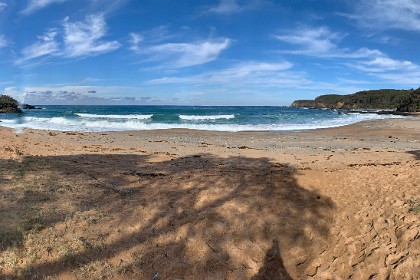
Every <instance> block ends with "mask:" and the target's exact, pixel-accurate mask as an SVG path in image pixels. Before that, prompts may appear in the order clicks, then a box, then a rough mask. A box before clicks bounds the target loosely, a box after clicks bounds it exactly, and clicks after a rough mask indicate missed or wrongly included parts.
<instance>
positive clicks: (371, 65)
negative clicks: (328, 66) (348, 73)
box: [348, 54, 420, 86]
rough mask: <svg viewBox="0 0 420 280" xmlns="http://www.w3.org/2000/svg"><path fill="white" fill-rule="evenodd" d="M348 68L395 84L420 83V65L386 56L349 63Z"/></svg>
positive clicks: (414, 84)
mask: <svg viewBox="0 0 420 280" xmlns="http://www.w3.org/2000/svg"><path fill="white" fill-rule="evenodd" d="M348 66H350V67H353V68H355V69H357V70H359V71H362V72H364V73H366V74H368V75H370V76H375V77H378V78H380V79H382V80H386V81H388V82H391V83H395V84H405V85H413V86H416V85H418V81H420V66H419V65H417V64H415V63H413V62H411V61H407V60H397V59H392V58H389V57H388V56H386V55H385V54H382V56H379V57H375V58H372V59H369V60H362V61H356V62H353V63H349V64H348Z"/></svg>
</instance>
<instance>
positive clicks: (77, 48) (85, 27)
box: [63, 14, 120, 57]
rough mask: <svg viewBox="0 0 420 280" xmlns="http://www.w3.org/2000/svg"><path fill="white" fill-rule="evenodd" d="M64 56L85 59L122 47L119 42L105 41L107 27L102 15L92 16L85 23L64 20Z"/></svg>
mask: <svg viewBox="0 0 420 280" xmlns="http://www.w3.org/2000/svg"><path fill="white" fill-rule="evenodd" d="M63 26H64V45H65V49H64V51H63V55H64V56H66V57H84V56H92V55H98V54H102V53H107V52H110V51H114V50H116V49H118V48H119V47H120V43H118V42H117V41H103V40H102V38H103V37H104V36H105V35H106V33H107V26H106V23H105V19H104V16H103V15H102V14H97V15H90V16H88V17H87V18H86V20H85V21H80V22H70V21H69V19H68V18H66V19H65V20H64V24H63Z"/></svg>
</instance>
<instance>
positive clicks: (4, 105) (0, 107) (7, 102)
mask: <svg viewBox="0 0 420 280" xmlns="http://www.w3.org/2000/svg"><path fill="white" fill-rule="evenodd" d="M20 112H22V110H21V109H20V108H19V103H18V102H17V101H16V99H14V98H12V97H10V96H8V95H4V94H1V95H0V113H20Z"/></svg>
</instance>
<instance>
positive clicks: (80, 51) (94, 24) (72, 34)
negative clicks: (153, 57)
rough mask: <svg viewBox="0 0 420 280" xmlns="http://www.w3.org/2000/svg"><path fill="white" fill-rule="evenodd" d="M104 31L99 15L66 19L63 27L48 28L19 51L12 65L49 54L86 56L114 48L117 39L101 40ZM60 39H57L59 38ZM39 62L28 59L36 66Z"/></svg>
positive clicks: (116, 44) (103, 24)
mask: <svg viewBox="0 0 420 280" xmlns="http://www.w3.org/2000/svg"><path fill="white" fill-rule="evenodd" d="M106 32H107V27H106V23H105V20H104V17H103V15H101V14H99V15H90V16H88V17H87V18H86V20H85V21H79V22H70V21H69V18H66V19H64V22H63V30H62V31H61V30H59V29H57V28H53V29H50V30H49V31H47V32H45V33H44V34H43V35H41V36H38V37H37V39H38V40H37V41H36V42H35V43H33V44H32V45H30V46H28V47H26V48H24V49H23V50H22V51H21V57H20V58H19V59H18V60H17V61H16V64H20V65H23V64H24V63H26V62H28V61H30V60H35V59H38V58H43V59H48V58H50V57H61V58H75V57H81V58H84V57H89V56H96V55H99V54H104V53H107V52H111V51H114V50H116V49H118V48H119V47H120V43H118V42H117V41H104V40H102V38H103V37H105V35H106ZM60 39H61V40H60ZM38 63H40V62H39V61H36V62H35V63H34V62H31V64H32V65H37V64H38Z"/></svg>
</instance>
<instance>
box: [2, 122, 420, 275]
mask: <svg viewBox="0 0 420 280" xmlns="http://www.w3.org/2000/svg"><path fill="white" fill-rule="evenodd" d="M0 135H1V137H0V138H1V139H0V217H1V219H0V279H13V278H14V277H15V278H16V277H17V278H27V279H45V278H46V277H50V278H48V279H349V278H351V279H418V275H420V269H419V267H420V223H419V217H420V176H419V174H420V118H418V117H417V118H408V119H388V120H376V121H367V122H362V123H358V124H355V125H350V126H345V127H339V128H331V129H321V130H314V131H305V132H289V133H264V132H241V133H227V132H208V131H190V130H162V131H157V130H156V131H132V132H112V133H111V132H108V133H73V132H53V131H37V130H25V131H24V132H23V133H19V134H16V133H15V132H14V131H12V130H9V129H6V128H0ZM153 277H155V278H153Z"/></svg>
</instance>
